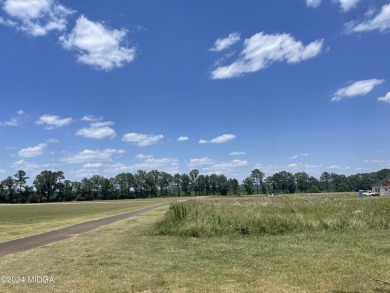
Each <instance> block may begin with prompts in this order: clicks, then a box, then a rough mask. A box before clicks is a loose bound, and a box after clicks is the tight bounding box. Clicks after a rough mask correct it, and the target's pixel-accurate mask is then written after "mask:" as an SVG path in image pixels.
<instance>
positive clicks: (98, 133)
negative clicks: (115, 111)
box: [76, 121, 116, 139]
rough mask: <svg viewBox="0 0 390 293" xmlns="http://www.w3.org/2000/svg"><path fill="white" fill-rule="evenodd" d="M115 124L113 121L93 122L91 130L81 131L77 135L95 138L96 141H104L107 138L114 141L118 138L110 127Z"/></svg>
mask: <svg viewBox="0 0 390 293" xmlns="http://www.w3.org/2000/svg"><path fill="white" fill-rule="evenodd" d="M113 124H114V123H113V122H111V121H107V122H93V123H91V124H90V127H89V128H82V129H79V130H78V131H77V132H76V135H80V136H84V137H88V138H95V139H102V138H105V137H110V138H111V139H112V138H114V137H115V136H116V132H115V130H114V129H112V128H111V127H109V126H111V125H113Z"/></svg>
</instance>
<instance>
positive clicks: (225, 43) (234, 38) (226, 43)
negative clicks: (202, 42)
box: [210, 33, 240, 52]
mask: <svg viewBox="0 0 390 293" xmlns="http://www.w3.org/2000/svg"><path fill="white" fill-rule="evenodd" d="M239 41H240V34H239V33H231V34H230V35H229V36H228V37H227V38H222V39H218V40H216V41H215V43H214V46H213V47H212V48H210V51H215V52H220V51H223V50H225V49H228V48H229V47H231V46H232V45H234V44H236V43H237V42H239Z"/></svg>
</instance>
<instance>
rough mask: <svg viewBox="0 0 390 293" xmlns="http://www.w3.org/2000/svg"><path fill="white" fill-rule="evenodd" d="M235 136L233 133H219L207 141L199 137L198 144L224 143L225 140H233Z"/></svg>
mask: <svg viewBox="0 0 390 293" xmlns="http://www.w3.org/2000/svg"><path fill="white" fill-rule="evenodd" d="M235 138H236V136H235V135H234V134H224V135H221V136H217V137H215V138H213V139H211V140H209V141H207V140H205V139H201V140H199V143H200V144H206V143H225V142H228V141H230V140H233V139H235Z"/></svg>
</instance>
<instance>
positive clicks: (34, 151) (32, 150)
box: [18, 143, 47, 158]
mask: <svg viewBox="0 0 390 293" xmlns="http://www.w3.org/2000/svg"><path fill="white" fill-rule="evenodd" d="M46 147H47V144H46V143H40V144H38V145H36V146H32V147H28V148H24V149H21V150H20V151H19V152H18V155H19V157H22V158H31V157H36V156H40V155H42V154H43V150H44V149H45V148H46Z"/></svg>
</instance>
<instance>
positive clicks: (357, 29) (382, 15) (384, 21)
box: [345, 4, 390, 33]
mask: <svg viewBox="0 0 390 293" xmlns="http://www.w3.org/2000/svg"><path fill="white" fill-rule="evenodd" d="M345 27H346V29H345V31H346V33H361V32H370V31H379V32H386V31H388V30H389V29H390V4H386V5H384V6H383V7H382V9H381V11H380V12H379V13H377V14H376V15H374V12H373V11H370V13H367V19H366V20H365V21H363V22H357V21H352V22H348V23H346V25H345Z"/></svg>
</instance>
